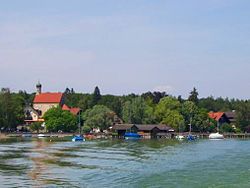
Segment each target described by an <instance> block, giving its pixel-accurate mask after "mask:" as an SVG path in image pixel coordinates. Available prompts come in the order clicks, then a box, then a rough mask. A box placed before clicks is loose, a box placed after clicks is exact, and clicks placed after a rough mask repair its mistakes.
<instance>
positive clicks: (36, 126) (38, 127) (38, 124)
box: [29, 122, 43, 133]
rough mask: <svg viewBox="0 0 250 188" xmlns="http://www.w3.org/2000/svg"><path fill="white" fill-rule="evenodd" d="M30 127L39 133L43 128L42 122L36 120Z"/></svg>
mask: <svg viewBox="0 0 250 188" xmlns="http://www.w3.org/2000/svg"><path fill="white" fill-rule="evenodd" d="M29 128H30V129H31V131H36V132H37V133H39V131H40V130H42V129H43V127H42V123H41V122H34V123H32V124H31V125H30V126H29Z"/></svg>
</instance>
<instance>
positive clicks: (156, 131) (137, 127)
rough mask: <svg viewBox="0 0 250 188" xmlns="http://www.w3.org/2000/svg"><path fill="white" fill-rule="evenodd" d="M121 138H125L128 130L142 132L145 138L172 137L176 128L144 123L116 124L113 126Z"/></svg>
mask: <svg viewBox="0 0 250 188" xmlns="http://www.w3.org/2000/svg"><path fill="white" fill-rule="evenodd" d="M112 129H113V131H114V132H116V133H117V135H118V137H119V138H123V137H124V134H125V133H126V132H134V133H138V134H140V135H141V136H142V137H143V138H146V139H150V138H171V137H172V136H173V132H174V130H173V129H172V128H171V127H169V126H167V125H143V124H116V125H114V126H113V127H112Z"/></svg>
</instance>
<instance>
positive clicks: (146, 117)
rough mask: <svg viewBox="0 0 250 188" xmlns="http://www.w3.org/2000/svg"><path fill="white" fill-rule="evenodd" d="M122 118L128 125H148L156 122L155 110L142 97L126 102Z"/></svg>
mask: <svg viewBox="0 0 250 188" xmlns="http://www.w3.org/2000/svg"><path fill="white" fill-rule="evenodd" d="M122 118H123V120H124V121H125V122H126V123H135V124H147V123H153V122H154V119H155V117H154V112H153V108H152V107H151V106H149V105H147V103H146V102H145V100H144V99H143V98H142V97H136V98H134V99H132V100H131V101H130V100H129V101H126V102H125V103H124V105H123V110H122Z"/></svg>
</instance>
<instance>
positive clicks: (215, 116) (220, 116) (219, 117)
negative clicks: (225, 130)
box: [208, 112, 230, 124]
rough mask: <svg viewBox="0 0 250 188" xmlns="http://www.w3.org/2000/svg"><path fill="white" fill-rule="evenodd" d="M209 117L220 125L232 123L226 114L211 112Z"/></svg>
mask: <svg viewBox="0 0 250 188" xmlns="http://www.w3.org/2000/svg"><path fill="white" fill-rule="evenodd" d="M208 116H209V117H210V118H211V119H214V120H215V121H217V122H218V123H220V124H223V123H230V120H229V118H228V117H227V116H226V113H225V112H209V113H208Z"/></svg>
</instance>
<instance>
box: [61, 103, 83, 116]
mask: <svg viewBox="0 0 250 188" xmlns="http://www.w3.org/2000/svg"><path fill="white" fill-rule="evenodd" d="M62 110H67V111H69V112H71V113H72V114H74V115H78V114H79V113H80V112H81V109H80V108H70V107H68V106H67V105H66V104H64V105H63V106H62Z"/></svg>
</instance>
